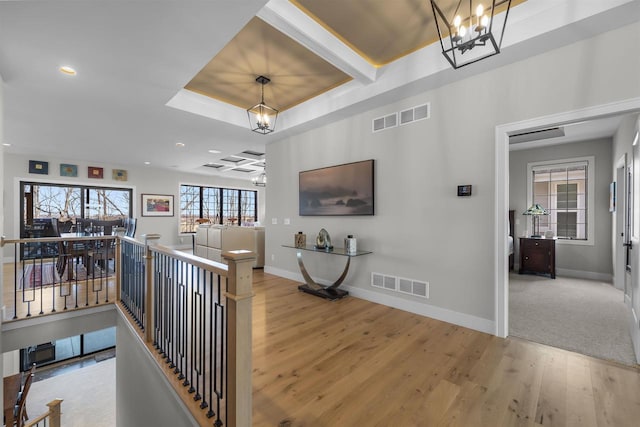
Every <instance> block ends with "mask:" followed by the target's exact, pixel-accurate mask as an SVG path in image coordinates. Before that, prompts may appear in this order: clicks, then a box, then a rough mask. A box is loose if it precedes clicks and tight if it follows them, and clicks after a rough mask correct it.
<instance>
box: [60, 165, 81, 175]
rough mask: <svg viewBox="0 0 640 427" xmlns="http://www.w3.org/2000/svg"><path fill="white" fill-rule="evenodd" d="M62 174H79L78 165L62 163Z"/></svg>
mask: <svg viewBox="0 0 640 427" xmlns="http://www.w3.org/2000/svg"><path fill="white" fill-rule="evenodd" d="M60 176H71V177H77V176H78V165H68V164H66V163H61V164H60Z"/></svg>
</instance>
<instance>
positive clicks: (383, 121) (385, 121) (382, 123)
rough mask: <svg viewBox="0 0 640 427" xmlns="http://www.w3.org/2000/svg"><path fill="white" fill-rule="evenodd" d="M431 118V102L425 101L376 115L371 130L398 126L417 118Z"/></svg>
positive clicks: (377, 130)
mask: <svg viewBox="0 0 640 427" xmlns="http://www.w3.org/2000/svg"><path fill="white" fill-rule="evenodd" d="M429 118H431V104H430V103H428V102H427V103H426V104H423V105H418V106H416V107H413V108H409V109H407V110H404V111H400V112H399V113H393V114H389V115H388V116H384V117H378V118H377V119H373V128H372V129H373V132H380V131H381V130H385V129H389V128H394V127H396V126H398V121H399V122H400V123H399V124H400V126H402V125H406V124H409V123H412V122H416V121H418V120H425V119H429Z"/></svg>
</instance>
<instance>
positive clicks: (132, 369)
mask: <svg viewBox="0 0 640 427" xmlns="http://www.w3.org/2000/svg"><path fill="white" fill-rule="evenodd" d="M118 313H119V314H118V320H117V322H118V325H117V335H116V348H117V349H118V362H117V363H116V425H117V426H118V427H140V426H154V427H165V426H166V427H182V426H185V427H187V426H197V425H198V423H197V422H196V421H195V420H194V419H193V417H192V416H191V414H190V413H189V412H188V411H187V410H186V408H185V407H184V406H183V404H182V402H181V401H180V398H179V397H178V395H177V394H176V393H175V392H174V391H173V388H172V387H171V384H169V383H168V380H167V379H166V377H165V375H164V373H162V371H160V368H158V367H157V365H156V363H155V361H154V360H153V359H152V357H151V355H150V354H149V352H148V350H147V349H146V348H144V347H143V346H142V343H141V342H140V340H139V338H138V337H137V336H136V335H135V333H134V332H133V331H132V330H131V326H130V324H129V322H128V321H127V320H126V319H124V318H123V317H122V314H121V313H120V312H119V311H118ZM212 425H213V422H212Z"/></svg>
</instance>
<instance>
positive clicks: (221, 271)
mask: <svg viewBox="0 0 640 427" xmlns="http://www.w3.org/2000/svg"><path fill="white" fill-rule="evenodd" d="M149 248H150V249H151V251H152V252H157V253H160V254H164V255H167V256H170V257H171V258H173V259H176V260H178V261H183V262H186V263H188V264H191V265H193V266H196V267H198V268H202V269H203V270H208V271H212V272H214V273H215V274H217V275H220V276H227V275H228V271H229V267H227V265H226V264H223V263H221V262H216V261H211V260H208V259H205V258H200V257H199V256H196V255H192V254H189V253H186V252H181V251H176V250H175V249H171V248H168V247H166V246H162V245H152V246H149Z"/></svg>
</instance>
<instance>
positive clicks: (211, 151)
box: [209, 150, 222, 154]
mask: <svg viewBox="0 0 640 427" xmlns="http://www.w3.org/2000/svg"><path fill="white" fill-rule="evenodd" d="M209 152H210V153H211V154H220V153H222V151H218V150H209Z"/></svg>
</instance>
